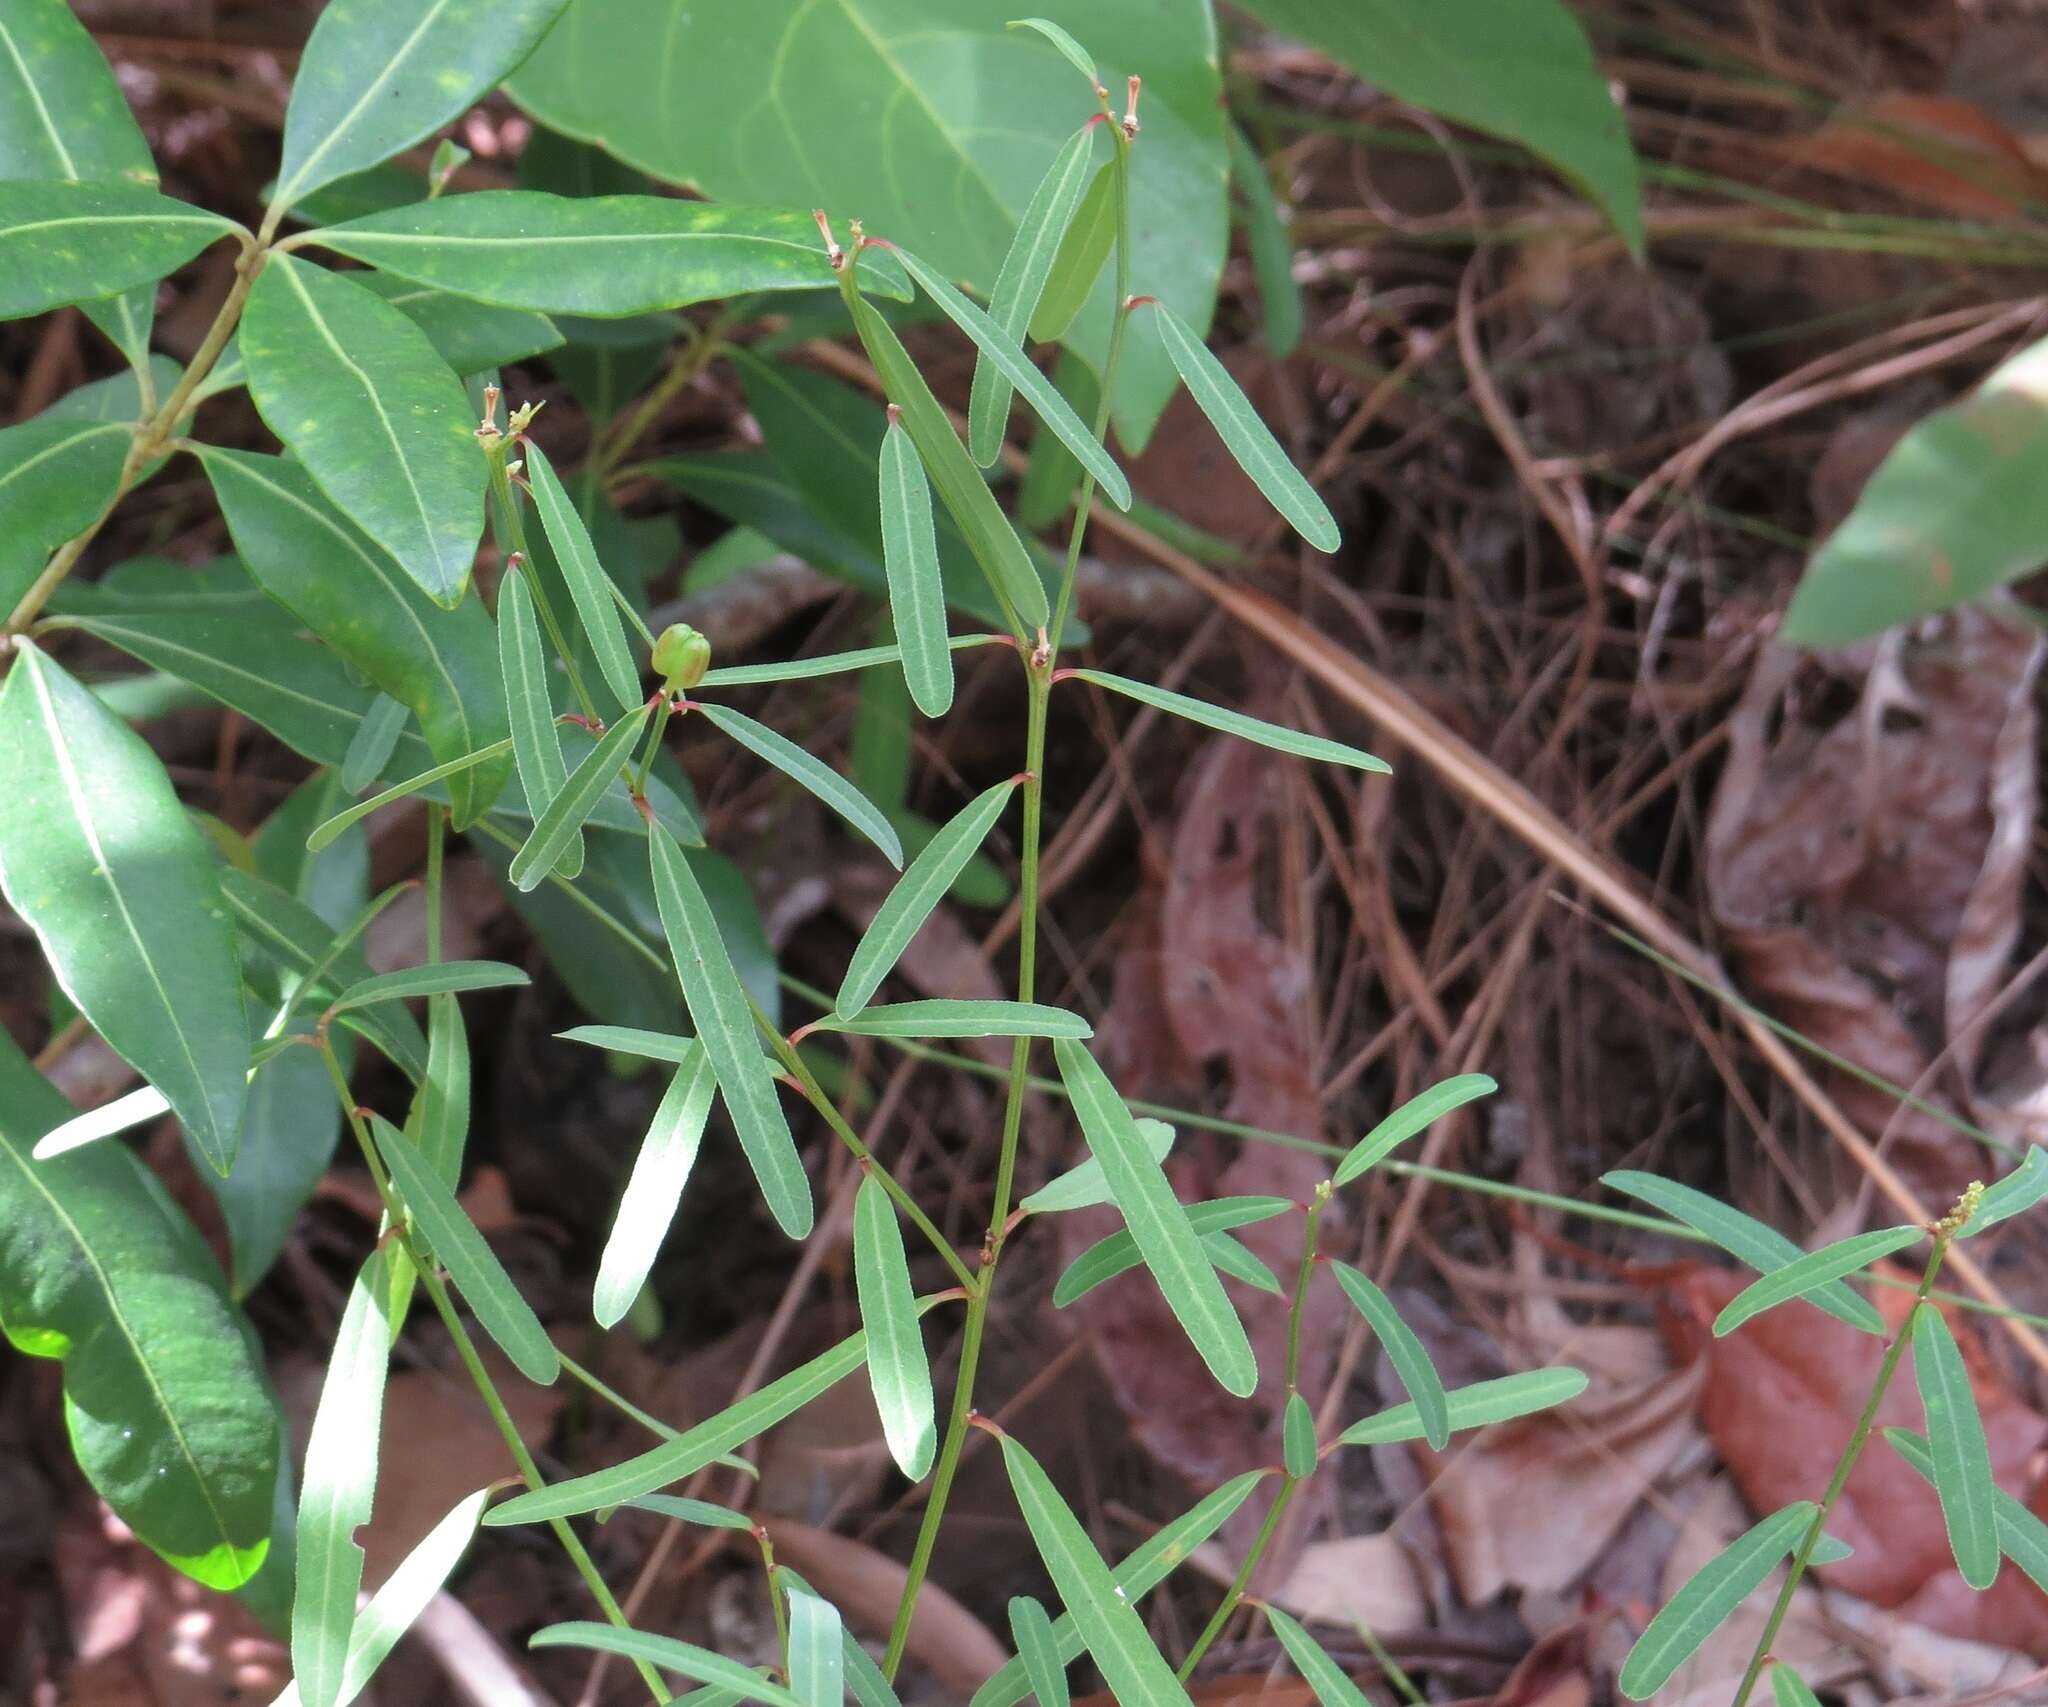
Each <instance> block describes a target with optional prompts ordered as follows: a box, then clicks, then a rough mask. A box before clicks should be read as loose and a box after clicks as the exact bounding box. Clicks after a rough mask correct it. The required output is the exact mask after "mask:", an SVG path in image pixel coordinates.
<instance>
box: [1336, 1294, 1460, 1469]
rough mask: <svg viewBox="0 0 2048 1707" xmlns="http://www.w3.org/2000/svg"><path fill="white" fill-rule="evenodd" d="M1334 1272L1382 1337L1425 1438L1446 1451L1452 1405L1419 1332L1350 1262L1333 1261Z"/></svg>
mask: <svg viewBox="0 0 2048 1707" xmlns="http://www.w3.org/2000/svg"><path fill="white" fill-rule="evenodd" d="M1330 1269H1331V1272H1332V1273H1334V1274H1335V1275H1336V1277H1337V1284H1338V1285H1339V1286H1340V1287H1342V1288H1343V1290H1344V1296H1345V1297H1347V1298H1349V1299H1350V1300H1351V1302H1352V1304H1353V1305H1354V1306H1355V1307H1356V1309H1357V1311H1358V1313H1359V1314H1360V1315H1361V1316H1363V1317H1364V1318H1365V1319H1366V1322H1367V1324H1368V1325H1369V1326H1370V1327H1371V1328H1372V1331H1373V1332H1374V1333H1375V1334H1377V1335H1378V1336H1379V1341H1380V1344H1381V1345H1382V1346H1383V1347H1384V1348H1385V1349H1386V1353H1387V1361H1388V1362H1390V1363H1392V1364H1393V1366H1394V1373H1395V1374H1396V1375H1398V1376H1400V1378H1401V1385H1402V1386H1403V1387H1406V1388H1407V1389H1408V1397H1409V1399H1410V1401H1411V1402H1412V1403H1413V1404H1414V1406H1415V1413H1416V1415H1417V1416H1419V1417H1420V1418H1421V1419H1422V1438H1423V1439H1424V1440H1426V1441H1428V1442H1429V1444H1430V1445H1431V1446H1432V1447H1434V1448H1435V1449H1436V1450H1437V1451H1438V1452H1441V1451H1443V1449H1444V1448H1445V1447H1446V1446H1447V1445H1449V1444H1450V1439H1451V1411H1450V1404H1449V1401H1448V1400H1447V1399H1446V1398H1445V1397H1444V1384H1443V1382H1442V1381H1441V1380H1440V1379H1439V1378H1438V1376H1437V1372H1436V1365H1434V1364H1433V1363H1431V1362H1430V1361H1429V1353H1428V1351H1427V1350H1425V1349H1424V1347H1423V1344H1422V1341H1421V1340H1420V1339H1418V1338H1417V1337H1416V1335H1415V1330H1414V1329H1413V1328H1411V1327H1409V1325H1408V1324H1407V1323H1406V1322H1404V1321H1402V1320H1401V1313H1400V1311H1398V1310H1396V1309H1395V1308H1394V1301H1393V1299H1391V1298H1389V1297H1388V1296H1387V1295H1386V1294H1385V1293H1384V1292H1382V1291H1381V1290H1380V1289H1379V1288H1378V1287H1377V1286H1375V1285H1374V1284H1373V1283H1372V1281H1371V1280H1369V1279H1368V1278H1367V1277H1366V1276H1365V1275H1363V1274H1361V1273H1359V1271H1358V1270H1357V1269H1355V1268H1353V1267H1352V1266H1351V1265H1350V1264H1349V1263H1348V1262H1332V1263H1331V1264H1330Z"/></svg>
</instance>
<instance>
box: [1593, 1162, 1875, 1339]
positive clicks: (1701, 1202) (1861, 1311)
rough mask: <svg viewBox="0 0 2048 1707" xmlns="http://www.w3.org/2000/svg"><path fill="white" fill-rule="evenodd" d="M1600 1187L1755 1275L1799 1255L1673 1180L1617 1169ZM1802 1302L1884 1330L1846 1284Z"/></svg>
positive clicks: (1864, 1328)
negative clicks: (1646, 1208)
mask: <svg viewBox="0 0 2048 1707" xmlns="http://www.w3.org/2000/svg"><path fill="white" fill-rule="evenodd" d="M1600 1183H1601V1184H1602V1185H1605V1186H1611V1187H1612V1188H1613V1189H1614V1190H1616V1191H1620V1192H1626V1193H1627V1194H1628V1195H1629V1196H1630V1197H1634V1198H1639V1199H1640V1200H1641V1201H1643V1202H1644V1203H1647V1204H1649V1205H1650V1206H1651V1207H1652V1208H1653V1209H1661V1210H1663V1211H1664V1213H1665V1214H1666V1215H1669V1216H1671V1217H1673V1218H1674V1219H1675V1220H1678V1221H1682V1222H1684V1223H1685V1225H1686V1226H1688V1227H1690V1228H1692V1230H1693V1231H1694V1232H1696V1233H1698V1234H1699V1235H1700V1236H1701V1237H1703V1238H1705V1239H1709V1240H1711V1241H1712V1242H1713V1243H1714V1244H1717V1245H1719V1246H1720V1247H1721V1249H1722V1250H1724V1251H1726V1252H1728V1254H1729V1255H1730V1256H1732V1257H1734V1258H1736V1259H1737V1260H1738V1261H1739V1262H1744V1263H1747V1264H1748V1265H1749V1266H1750V1267H1751V1268H1753V1269H1755V1270H1757V1272H1758V1273H1760V1274H1769V1273H1771V1272H1772V1271H1773V1270H1776V1269H1781V1268H1783V1267H1784V1266H1785V1265H1786V1264H1787V1263H1790V1262H1797V1261H1798V1260H1799V1258H1800V1257H1801V1256H1802V1255H1803V1254H1804V1253H1803V1252H1802V1251H1801V1250H1800V1249H1799V1247H1798V1246H1797V1245H1795V1244H1794V1243H1793V1242H1792V1241H1791V1240H1790V1239H1788V1238H1786V1237H1785V1235H1784V1234H1783V1233H1781V1232H1779V1231H1778V1230H1777V1229H1776V1228H1775V1227H1766V1226H1765V1225H1764V1224H1763V1223H1762V1222H1761V1221H1758V1220H1756V1219H1755V1218H1754V1217H1752V1216H1748V1215H1745V1214H1743V1213H1742V1211H1741V1210H1739V1209H1736V1208H1733V1207H1732V1206H1730V1205H1729V1204H1726V1203H1723V1202H1721V1201H1720V1200H1719V1199H1718V1198H1713V1197H1709V1196H1708V1195H1707V1194H1706V1193H1705V1192H1703V1191H1694V1190H1693V1189H1692V1187H1691V1186H1689V1185H1680V1184H1679V1183H1678V1182H1677V1181H1676V1180H1668V1179H1662V1178H1660V1177H1659V1176H1658V1175H1656V1174H1646V1173H1640V1172H1637V1171H1636V1170H1634V1169H1629V1168H1622V1169H1617V1170H1616V1171H1614V1172H1612V1173H1606V1174H1602V1175H1601V1176H1600ZM1807 1302H1809V1303H1810V1304H1813V1305H1815V1306H1816V1307H1817V1308H1819V1309H1822V1310H1825V1311H1826V1312H1827V1313H1828V1314H1829V1315H1830V1316H1833V1317H1834V1318H1835V1320H1837V1321H1838V1322H1846V1323H1847V1324H1848V1325H1849V1326H1850V1327H1852V1328H1856V1329H1859V1330H1860V1331H1861V1332H1863V1333H1866V1334H1884V1333H1886V1332H1888V1331H1889V1330H1888V1329H1887V1328H1886V1326H1885V1320H1884V1318H1883V1317H1882V1316H1880V1315H1879V1314H1878V1313H1877V1307H1876V1306H1875V1305H1874V1304H1872V1303H1871V1302H1870V1301H1869V1300H1868V1299H1866V1298H1860V1297H1858V1296H1857V1295H1856V1294H1855V1293H1854V1292H1853V1291H1851V1290H1850V1289H1849V1287H1848V1286H1846V1285H1842V1284H1837V1285H1834V1286H1829V1287H1823V1288H1822V1289H1821V1290H1820V1291H1818V1292H1816V1293H1814V1294H1813V1296H1812V1297H1811V1298H1809V1299H1808V1300H1807Z"/></svg>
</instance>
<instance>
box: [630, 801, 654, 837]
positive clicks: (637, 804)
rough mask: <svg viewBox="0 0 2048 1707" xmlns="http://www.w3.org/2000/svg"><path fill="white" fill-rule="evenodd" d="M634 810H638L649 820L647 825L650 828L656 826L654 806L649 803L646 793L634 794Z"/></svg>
mask: <svg viewBox="0 0 2048 1707" xmlns="http://www.w3.org/2000/svg"><path fill="white" fill-rule="evenodd" d="M633 810H634V811H636V812H638V813H639V814H640V816H641V817H642V818H644V819H645V820H646V821H647V827H648V828H649V829H650V830H651V829H653V828H654V808H653V807H652V806H650V805H648V804H647V796H646V795H644V794H636V795H634V796H633Z"/></svg>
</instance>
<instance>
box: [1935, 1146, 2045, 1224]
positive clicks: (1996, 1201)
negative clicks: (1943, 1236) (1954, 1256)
mask: <svg viewBox="0 0 2048 1707" xmlns="http://www.w3.org/2000/svg"><path fill="white" fill-rule="evenodd" d="M2044 1197H2048V1150H2043V1149H2042V1148H2041V1146H2040V1145H2038V1144H2030V1145H2029V1146H2028V1147H2027V1153H2026V1155H2025V1156H2023V1157H2021V1158H2020V1165H2019V1166H2018V1167H2016V1168H2014V1169H2013V1171H2012V1172H2011V1173H2009V1174H2007V1175H2006V1176H2005V1178H2004V1179H2002V1180H1999V1181H1997V1182H1996V1183H1995V1184H1994V1185H1992V1186H1991V1187H1990V1188H1989V1189H1988V1190H1987V1191H1986V1192H1985V1193H1984V1195H1983V1197H1981V1198H1980V1199H1979V1200H1978V1202H1977V1209H1976V1212H1975V1213H1974V1214H1973V1215H1971V1217H1970V1219H1969V1220H1968V1221H1967V1222H1966V1223H1964V1225H1963V1229H1962V1231H1961V1232H1960V1233H1958V1234H1957V1235H1956V1237H1957V1238H1960V1239H1967V1238H1970V1237H1972V1236H1973V1235H1975V1234H1978V1233H1981V1232H1983V1231H1984V1229H1985V1228H1987V1227H1995V1226H1997V1225H1998V1223H1999V1222H2001V1221H2005V1220H2009V1219H2010V1218H2011V1217H2012V1216H2015V1215H2018V1214H2021V1213H2022V1212H2024V1211H2026V1210H2029V1209H2031V1208H2033V1207H2034V1205H2035V1204H2037V1203H2039V1202H2040V1201H2041V1199H2042V1198H2044Z"/></svg>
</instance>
